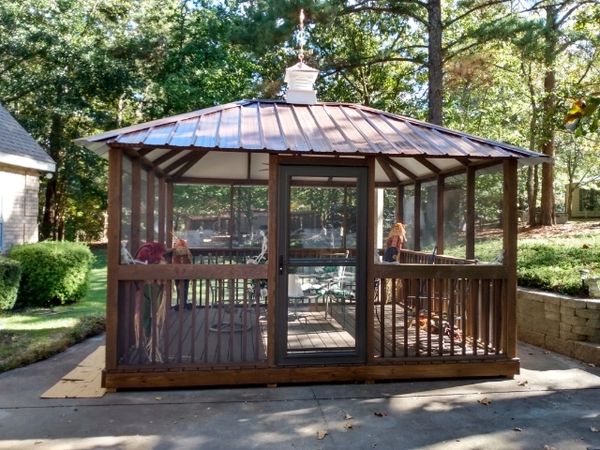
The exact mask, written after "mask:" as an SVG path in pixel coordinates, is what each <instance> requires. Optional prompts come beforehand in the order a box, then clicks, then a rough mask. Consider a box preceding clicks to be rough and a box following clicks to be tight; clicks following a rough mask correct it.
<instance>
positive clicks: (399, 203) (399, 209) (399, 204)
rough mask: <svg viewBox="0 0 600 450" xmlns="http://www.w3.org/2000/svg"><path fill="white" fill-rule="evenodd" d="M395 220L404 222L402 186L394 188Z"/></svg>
mask: <svg viewBox="0 0 600 450" xmlns="http://www.w3.org/2000/svg"><path fill="white" fill-rule="evenodd" d="M396 222H402V223H404V186H398V187H397V188H396Z"/></svg>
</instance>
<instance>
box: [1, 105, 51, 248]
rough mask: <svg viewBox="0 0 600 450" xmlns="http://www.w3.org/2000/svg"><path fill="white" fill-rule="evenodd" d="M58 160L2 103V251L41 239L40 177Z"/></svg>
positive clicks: (47, 172)
mask: <svg viewBox="0 0 600 450" xmlns="http://www.w3.org/2000/svg"><path fill="white" fill-rule="evenodd" d="M55 169H56V164H55V163H54V160H53V159H52V158H51V157H50V156H49V155H48V154H47V153H46V152H45V151H44V150H43V149H42V148H41V147H40V146H39V145H38V143H37V142H36V141H35V140H34V139H33V138H32V137H31V136H30V135H29V133H27V131H25V129H24V128H23V127H22V126H21V125H20V124H19V123H18V122H17V121H16V120H15V118H14V117H12V116H11V115H10V113H9V112H8V111H7V110H6V109H4V107H2V105H0V253H6V251H7V250H8V249H10V247H11V246H12V245H15V244H22V243H25V242H36V241H37V240H38V204H39V203H38V190H39V177H40V176H44V175H47V174H52V173H54V171H55Z"/></svg>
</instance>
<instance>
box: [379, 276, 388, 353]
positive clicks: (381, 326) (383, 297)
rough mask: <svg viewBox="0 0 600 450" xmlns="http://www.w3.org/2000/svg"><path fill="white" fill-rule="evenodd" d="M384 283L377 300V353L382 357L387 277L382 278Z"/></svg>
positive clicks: (384, 336) (383, 350)
mask: <svg viewBox="0 0 600 450" xmlns="http://www.w3.org/2000/svg"><path fill="white" fill-rule="evenodd" d="M382 281H383V282H384V283H385V284H384V285H383V286H384V288H383V289H382V290H381V300H380V302H379V310H380V319H379V353H380V356H381V357H382V358H384V357H385V341H386V335H385V304H386V303H387V291H388V282H389V279H387V278H386V279H383V280H382Z"/></svg>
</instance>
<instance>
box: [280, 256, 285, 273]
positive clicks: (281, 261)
mask: <svg viewBox="0 0 600 450" xmlns="http://www.w3.org/2000/svg"><path fill="white" fill-rule="evenodd" d="M283 269H284V267H283V255H279V275H283Z"/></svg>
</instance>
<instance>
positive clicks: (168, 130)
mask: <svg viewBox="0 0 600 450" xmlns="http://www.w3.org/2000/svg"><path fill="white" fill-rule="evenodd" d="M76 142H77V143H79V144H81V145H84V146H86V147H88V148H89V149H91V150H93V151H94V152H96V153H98V154H100V155H106V154H107V152H108V149H109V148H110V147H117V148H121V149H123V150H124V151H126V152H127V153H128V154H130V155H132V156H137V157H140V158H141V159H142V161H143V163H144V164H145V165H146V166H149V167H154V168H156V169H157V170H158V171H159V172H161V173H163V174H164V175H165V176H167V177H168V178H170V179H171V180H173V181H181V182H194V181H198V182H207V181H208V180H213V181H215V182H223V183H225V182H227V181H228V180H229V181H231V182H235V183H243V182H248V183H252V182H261V183H262V182H265V181H266V180H267V179H268V155H269V154H270V153H277V154H281V155H300V156H303V157H304V156H311V157H316V156H324V157H325V156H327V157H331V156H336V157H355V158H357V157H358V158H366V157H375V158H376V183H378V184H380V185H390V186H395V185H398V184H408V183H412V182H413V181H415V180H424V179H430V178H435V177H436V176H437V175H439V174H446V173H448V174H450V173H455V172H459V171H464V170H465V168H466V167H467V166H469V165H474V166H481V165H485V166H490V165H494V164H500V163H501V162H502V161H503V160H505V159H512V158H515V159H518V160H519V162H521V163H529V164H533V163H539V162H548V161H551V160H550V159H549V158H547V157H546V156H544V155H541V154H538V153H534V152H530V151H527V150H524V149H521V148H518V147H514V146H511V145H508V144H503V143H498V142H494V141H490V140H487V139H483V138H479V137H476V136H470V135H466V134H464V133H460V132H456V131H453V130H449V129H446V128H443V127H439V126H436V125H431V124H428V123H425V122H420V121H417V120H414V119H410V118H407V117H403V116H398V115H393V114H389V113H386V112H383V111H378V110H374V109H372V108H368V107H364V106H361V105H353V104H341V103H317V104H314V105H295V104H289V103H285V102H276V101H265V100H251V101H241V102H235V103H230V104H227V105H222V106H217V107H213V108H208V109H204V110H200V111H194V112H191V113H187V114H181V115H178V116H173V117H168V118H165V119H160V120H157V121H153V122H148V123H145V124H140V125H134V126H131V127H127V128H122V129H119V130H113V131H109V132H107V133H103V134H101V135H97V136H92V137H87V138H81V139H78V140H77V141H76Z"/></svg>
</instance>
